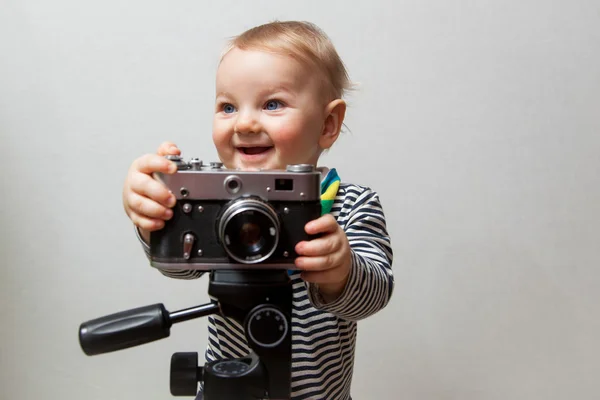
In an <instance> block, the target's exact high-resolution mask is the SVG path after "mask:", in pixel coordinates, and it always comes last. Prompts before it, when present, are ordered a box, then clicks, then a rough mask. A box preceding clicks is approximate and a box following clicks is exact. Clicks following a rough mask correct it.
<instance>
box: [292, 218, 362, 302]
mask: <svg viewBox="0 0 600 400" xmlns="http://www.w3.org/2000/svg"><path fill="white" fill-rule="evenodd" d="M304 229H305V231H306V233H308V234H309V235H314V234H318V233H321V234H323V235H322V236H321V237H319V238H317V239H313V240H311V241H308V242H307V241H302V242H300V243H298V244H297V245H296V253H298V255H299V257H298V258H296V267H298V268H299V269H301V270H303V272H302V279H304V280H305V281H306V282H311V283H316V284H318V285H319V291H320V293H321V295H322V297H323V299H324V300H325V301H326V302H331V301H334V300H335V299H337V298H338V297H339V296H340V295H341V294H342V292H343V291H344V288H345V287H346V282H347V281H348V276H349V275H350V265H351V263H352V256H351V251H350V244H349V243H348V237H347V236H346V233H345V232H344V230H343V229H342V228H341V227H340V226H339V225H338V223H337V221H336V220H335V218H334V217H333V216H332V215H331V214H326V215H323V216H322V217H320V218H317V219H316V220H314V221H311V222H309V223H308V224H306V226H305V227H304Z"/></svg>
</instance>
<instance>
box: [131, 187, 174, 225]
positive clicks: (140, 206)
mask: <svg viewBox="0 0 600 400" xmlns="http://www.w3.org/2000/svg"><path fill="white" fill-rule="evenodd" d="M127 204H128V205H129V208H130V210H131V211H133V212H135V213H136V214H138V215H140V216H143V217H146V218H151V219H163V220H168V219H171V217H173V211H172V210H171V209H170V208H167V207H164V206H163V205H161V204H159V203H157V202H155V201H154V200H151V199H149V198H147V197H143V196H140V195H139V194H137V193H135V192H130V193H129V196H128V198H127Z"/></svg>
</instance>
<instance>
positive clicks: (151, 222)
mask: <svg viewBox="0 0 600 400" xmlns="http://www.w3.org/2000/svg"><path fill="white" fill-rule="evenodd" d="M129 218H130V219H131V221H132V222H133V223H134V224H135V225H136V226H138V227H140V228H141V229H144V230H147V231H148V232H153V231H157V230H159V229H162V228H163V227H164V226H165V221H163V220H161V219H153V218H147V217H143V216H141V215H139V214H137V213H135V212H131V213H130V215H129Z"/></svg>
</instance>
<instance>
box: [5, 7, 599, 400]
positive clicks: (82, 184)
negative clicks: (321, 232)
mask: <svg viewBox="0 0 600 400" xmlns="http://www.w3.org/2000/svg"><path fill="white" fill-rule="evenodd" d="M275 19H279V20H286V19H299V20H309V21H312V22H314V23H316V24H317V25H319V26H320V27H321V28H323V29H324V30H325V31H326V32H327V33H328V34H329V36H330V37H331V38H332V40H333V42H334V44H335V45H336V46H337V49H338V50H339V53H340V54H341V56H342V58H343V59H344V61H345V63H346V65H347V67H348V70H349V72H350V75H351V78H352V80H353V81H354V82H356V83H358V84H359V86H358V90H357V91H356V92H354V93H353V94H352V96H351V97H349V99H348V101H349V105H350V107H349V110H348V114H347V120H346V125H347V126H348V131H347V132H346V133H344V134H343V135H342V136H341V138H340V140H339V141H338V143H337V144H336V145H335V146H334V148H333V149H332V150H331V152H330V153H329V154H327V155H326V156H325V157H324V158H323V160H322V164H323V165H328V166H330V167H336V168H337V169H338V170H339V173H340V175H341V177H342V179H343V180H346V181H350V182H355V183H359V184H362V185H366V186H370V187H372V188H373V189H375V190H376V191H378V192H379V194H380V196H381V201H382V203H383V206H384V209H385V212H386V216H387V222H388V226H389V231H390V233H391V236H392V240H393V249H394V253H395V259H394V272H395V278H396V289H395V292H394V295H393V298H392V300H391V302H390V304H389V305H388V307H387V308H385V309H384V310H383V311H381V312H380V313H378V314H376V315H375V316H373V317H371V318H369V319H367V320H364V321H361V322H360V323H359V334H358V349H357V354H356V367H355V371H354V380H353V386H352V393H353V396H354V398H356V399H361V400H364V399H411V400H412V399H432V400H437V399H441V400H445V399H456V400H458V399H461V400H462V399H485V400H492V399H494V400H496V399H497V400H505V399H523V400H526V399H527V400H530V399H544V400H546V399H553V400H554V399H556V400H558V399H598V398H600V389H599V386H598V383H597V377H598V371H600V342H599V337H600V315H599V312H598V304H599V303H600V269H599V268H598V267H599V266H600V243H599V237H600V236H599V233H600V229H599V226H598V225H599V222H600V178H599V176H600V107H599V105H600V3H599V2H598V1H597V0H589V1H583V0H578V1H570V2H567V1H563V2H559V1H542V0H526V1H502V2H500V1H496V2H494V1H478V2H475V1H442V0H437V1H433V0H427V1H423V0H407V1H400V2H391V1H390V2H384V1H369V2H366V1H363V2H360V3H351V2H348V1H329V2H326V1H303V2H300V1H298V2H275V3H274V2H271V1H252V2H242V1H229V2H204V1H183V0H182V1H140V0H137V1H115V0H109V1H102V2H91V1H87V2H84V1H69V0H58V1H41V0H40V1H33V0H12V1H11V0H8V1H7V0H3V1H1V2H0V133H1V135H2V136H1V137H2V141H1V144H2V157H1V158H0V164H1V168H2V196H1V197H0V198H1V202H2V203H1V204H2V207H1V212H2V214H1V222H0V226H1V234H2V240H1V241H0V250H1V255H2V257H1V266H0V367H1V382H0V397H1V398H2V399H7V400H8V399H15V400H16V399H18V400H22V399H24V400H34V399H42V398H43V399H60V400H66V399H77V400H81V399H86V400H94V399H95V400H107V399H110V400H113V399H114V400H119V399H121V400H131V399H140V400H151V399H154V400H158V399H168V398H171V396H170V393H169V385H168V382H169V361H170V357H171V355H172V354H173V353H174V352H180V351H198V352H199V353H200V355H201V358H202V355H203V351H204V349H205V346H206V342H207V339H206V335H207V334H206V319H205V318H203V319H197V320H193V321H189V322H185V323H182V324H178V325H175V326H174V327H173V329H172V330H171V337H169V338H168V339H164V340H161V341H158V342H154V343H151V344H147V345H144V346H140V347H136V348H132V349H128V350H123V351H120V352H116V353H111V354H105V355H100V356H95V357H87V356H85V355H84V354H83V352H82V350H81V349H80V347H79V343H78V336H77V334H78V328H79V324H81V323H82V322H84V321H86V320H89V319H92V318H96V317H99V316H102V315H106V314H110V313H113V312H117V311H121V310H125V309H129V308H133V307H137V306H142V305H147V304H153V303H157V302H162V303H164V304H165V306H166V307H167V309H169V310H177V309H181V308H186V307H190V306H194V305H198V304H203V303H205V302H207V301H208V296H207V294H206V290H207V284H208V280H207V277H204V278H202V279H200V280H196V281H181V280H174V279H169V278H166V277H163V276H162V275H161V274H160V273H158V272H157V271H156V270H154V269H153V268H152V267H151V266H149V264H148V262H147V261H146V259H145V256H144V254H143V251H142V248H141V247H140V245H139V243H138V242H137V239H136V237H135V235H134V231H133V227H132V225H131V223H130V221H129V220H128V218H127V217H126V215H125V213H124V211H123V208H122V204H121V190H122V185H123V181H124V179H125V175H126V172H127V169H128V167H129V165H130V164H131V162H132V161H133V160H134V159H135V158H137V157H138V156H140V155H142V154H145V153H147V152H153V151H155V149H156V148H157V146H158V145H159V144H160V143H161V142H162V141H164V140H171V141H174V142H175V143H177V144H178V145H179V146H180V148H181V149H182V150H183V155H184V156H185V157H192V156H198V157H200V158H202V159H204V160H207V161H209V160H216V152H215V151H214V149H213V146H212V141H211V124H212V110H213V100H214V77H215V71H216V67H217V61H218V57H219V54H220V51H221V49H222V47H223V46H224V45H225V42H226V40H227V38H229V37H231V36H233V35H235V34H238V33H240V32H242V31H243V30H245V29H247V28H250V27H252V26H255V25H257V24H262V23H265V22H269V21H272V20H275Z"/></svg>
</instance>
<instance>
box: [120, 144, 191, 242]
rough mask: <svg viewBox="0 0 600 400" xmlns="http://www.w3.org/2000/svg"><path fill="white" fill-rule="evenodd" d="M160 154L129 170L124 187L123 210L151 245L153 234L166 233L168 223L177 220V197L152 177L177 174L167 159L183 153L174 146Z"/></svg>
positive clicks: (143, 158)
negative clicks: (172, 218) (159, 173)
mask: <svg viewBox="0 0 600 400" xmlns="http://www.w3.org/2000/svg"><path fill="white" fill-rule="evenodd" d="M156 153H157V154H146V155H144V156H141V157H140V158H138V159H136V160H135V161H134V162H133V163H132V164H131V167H130V168H129V171H128V173H127V178H126V179H125V184H124V185H123V207H124V208H125V212H126V213H127V216H128V217H129V219H131V221H132V222H133V223H134V224H135V225H136V226H137V227H139V228H140V233H141V234H142V237H143V238H144V239H145V240H146V241H148V238H149V235H150V232H152V231H156V230H159V229H162V228H163V227H164V225H165V221H166V220H168V219H170V218H171V217H172V216H173V211H171V207H173V206H174V205H175V196H174V195H173V194H172V193H170V192H169V190H168V189H167V188H166V187H165V186H164V185H163V184H161V183H160V182H158V181H156V180H155V179H154V178H153V177H152V174H153V173H154V172H163V173H167V174H173V173H175V172H176V171H177V166H176V165H175V163H174V162H172V161H169V160H167V159H166V158H165V157H164V156H166V155H179V154H181V151H180V150H179V149H178V148H177V146H176V145H175V144H173V143H171V142H164V143H163V144H161V145H160V146H159V148H158V150H157V152H156Z"/></svg>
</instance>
